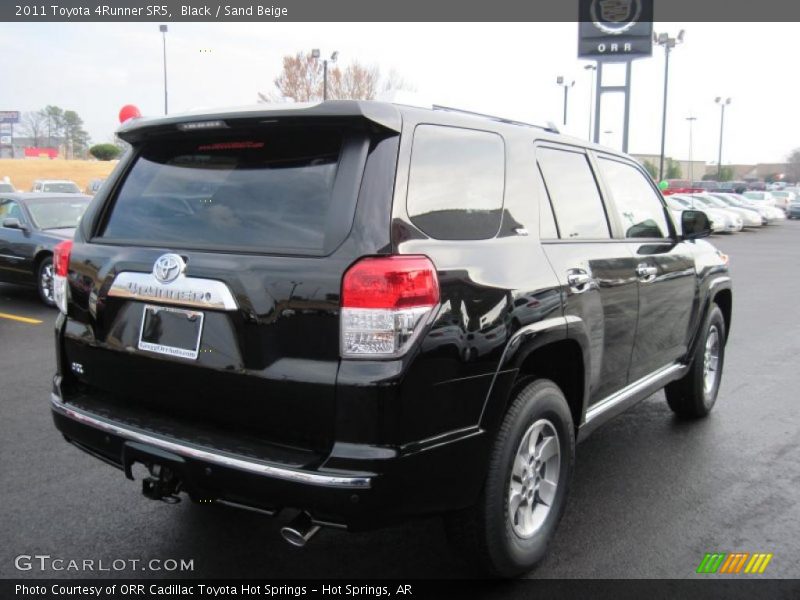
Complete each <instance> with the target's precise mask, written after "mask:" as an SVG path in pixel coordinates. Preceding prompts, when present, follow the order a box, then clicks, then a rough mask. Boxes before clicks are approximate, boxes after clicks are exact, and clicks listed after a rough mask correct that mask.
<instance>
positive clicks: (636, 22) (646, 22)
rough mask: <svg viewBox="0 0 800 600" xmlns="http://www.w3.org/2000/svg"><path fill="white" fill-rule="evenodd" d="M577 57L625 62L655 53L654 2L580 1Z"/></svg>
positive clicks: (640, 0)
mask: <svg viewBox="0 0 800 600" xmlns="http://www.w3.org/2000/svg"><path fill="white" fill-rule="evenodd" d="M579 3H580V4H579V8H578V17H579V21H580V22H579V24H578V58H584V59H589V60H598V61H606V62H625V61H629V60H632V59H634V58H642V57H645V56H650V55H652V53H653V0H579Z"/></svg>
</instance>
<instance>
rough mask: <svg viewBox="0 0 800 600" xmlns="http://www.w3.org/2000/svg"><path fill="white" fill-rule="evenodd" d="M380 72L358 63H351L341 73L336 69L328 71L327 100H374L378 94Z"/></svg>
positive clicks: (374, 67) (375, 68) (376, 68)
mask: <svg viewBox="0 0 800 600" xmlns="http://www.w3.org/2000/svg"><path fill="white" fill-rule="evenodd" d="M379 81H380V71H379V70H378V67H376V66H372V67H367V66H364V65H362V64H361V63H359V62H354V63H351V64H350V65H348V66H347V68H346V69H345V70H344V71H342V70H341V69H339V68H338V67H337V68H336V69H333V70H330V71H328V98H331V99H334V100H374V99H375V96H376V95H377V93H378V82H379Z"/></svg>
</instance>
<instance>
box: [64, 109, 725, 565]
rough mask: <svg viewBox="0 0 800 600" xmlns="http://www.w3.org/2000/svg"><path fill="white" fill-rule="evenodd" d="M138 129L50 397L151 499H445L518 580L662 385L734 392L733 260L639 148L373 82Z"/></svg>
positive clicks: (102, 221)
mask: <svg viewBox="0 0 800 600" xmlns="http://www.w3.org/2000/svg"><path fill="white" fill-rule="evenodd" d="M119 135H120V137H121V138H122V139H124V140H125V141H126V142H129V143H130V144H131V146H132V150H131V152H130V153H129V154H128V155H127V156H126V157H124V158H123V159H122V160H121V161H120V164H119V166H118V167H117V168H116V170H115V172H114V173H113V174H112V176H111V178H110V179H109V181H108V182H107V184H106V185H104V186H103V187H102V188H101V189H100V191H99V192H98V194H97V196H95V199H94V200H93V202H92V203H91V205H90V207H89V209H88V210H87V212H86V214H85V216H84V217H83V219H82V220H81V223H80V225H79V227H78V230H77V232H76V234H75V239H74V244H73V243H72V242H65V243H63V244H61V245H60V246H59V247H58V249H57V251H56V255H55V260H54V263H55V268H56V293H57V297H58V303H59V306H60V308H61V310H62V313H63V314H61V315H60V316H59V318H58V321H57V325H56V328H57V335H56V348H57V365H58V371H57V374H56V376H55V380H54V386H53V394H52V398H51V400H52V409H53V416H54V419H55V424H56V426H57V427H58V429H59V430H60V431H61V432H62V433H63V435H64V437H65V438H66V439H67V440H68V441H69V442H71V443H72V444H74V445H76V446H77V447H79V448H81V449H83V450H85V451H86V452H88V453H89V454H92V455H93V456H95V457H97V458H99V459H101V460H103V461H105V462H108V463H110V464H112V465H114V466H116V467H118V468H120V469H122V470H123V471H124V472H125V474H126V475H127V476H128V477H129V478H133V475H132V473H133V471H132V466H133V465H135V464H136V463H139V465H144V466H146V467H147V468H148V469H149V474H148V472H147V471H145V470H144V468H143V467H142V466H137V467H136V468H137V470H141V471H142V472H143V474H144V475H146V477H144V478H143V482H142V485H143V491H144V493H145V495H146V496H148V497H150V498H157V499H164V500H167V501H176V500H177V498H178V494H180V493H181V492H186V493H187V494H188V495H189V497H190V498H191V499H192V500H195V501H200V500H202V501H206V502H208V501H213V502H219V503H223V504H228V505H234V506H237V507H240V508H246V509H252V510H256V511H259V512H263V513H267V514H272V513H276V512H279V511H282V510H289V511H291V512H292V513H294V512H295V511H296V513H297V515H296V517H295V518H294V520H293V521H292V522H291V523H290V524H289V525H288V526H287V527H285V528H284V529H283V534H284V537H286V539H287V540H288V541H290V542H292V543H294V544H296V545H303V544H304V543H305V542H306V541H307V540H308V539H310V538H311V537H312V536H313V535H314V533H315V532H316V531H317V530H318V529H319V528H320V527H325V526H330V527H339V528H344V529H349V530H362V529H366V528H373V527H378V526H381V525H384V524H388V523H393V522H397V521H399V520H402V519H406V518H409V517H412V516H416V515H429V514H443V515H445V516H446V517H447V518H446V522H447V527H448V530H449V532H450V534H451V535H452V536H453V537H454V539H455V540H456V541H457V546H458V548H460V549H461V550H463V551H465V552H466V553H467V554H468V555H469V556H470V557H471V558H473V559H475V560H476V561H477V562H478V564H479V565H480V566H481V567H482V568H483V570H484V571H485V572H487V573H490V574H495V575H506V576H507V575H513V574H518V573H520V572H523V571H525V570H527V569H529V568H530V567H531V566H532V565H534V564H535V563H536V562H537V561H538V560H539V559H541V558H542V556H543V555H544V553H545V549H546V547H547V544H548V542H549V541H550V539H551V538H552V536H553V534H554V531H555V529H556V525H557V523H558V521H559V518H560V516H561V514H562V511H563V509H564V505H565V499H566V495H567V489H568V487H569V480H570V475H571V473H572V470H573V464H574V459H575V442H576V440H580V439H582V438H584V437H585V436H586V435H587V434H588V433H589V432H591V431H592V430H593V429H595V428H596V427H597V426H598V425H600V424H601V423H603V422H604V421H607V420H608V419H610V418H611V417H613V416H615V415H617V414H618V413H619V412H620V411H622V410H624V409H625V408H627V407H629V406H631V405H632V404H633V403H635V402H637V401H639V400H642V399H643V398H646V397H647V396H649V395H651V394H653V393H654V392H656V391H657V390H659V389H661V388H663V387H665V386H666V395H667V400H668V402H669V405H670V407H671V408H672V409H673V410H674V411H675V412H676V413H678V415H680V416H682V417H702V416H705V415H706V414H707V413H708V412H709V411H710V410H711V408H712V406H713V405H714V402H715V400H716V397H717V390H718V388H719V384H720V378H721V374H722V365H723V358H724V349H725V342H726V339H727V334H728V331H729V330H730V322H731V302H732V296H731V283H730V277H729V273H728V268H727V264H726V263H727V260H726V257H725V256H724V255H722V254H720V253H719V252H718V251H717V250H716V249H715V248H714V247H713V246H711V245H710V244H708V243H706V242H705V241H703V240H699V239H697V238H700V237H703V236H705V235H708V234H709V226H708V220H707V219H706V217H705V214H704V213H702V212H697V211H689V210H687V211H684V212H683V215H682V223H680V224H679V225H680V230H676V226H675V224H674V223H673V222H672V220H671V217H670V213H669V211H668V210H667V209H666V207H665V205H664V202H663V199H662V197H661V195H660V193H659V191H658V190H657V189H656V188H655V187H654V185H653V183H652V181H651V180H650V178H649V177H648V176H647V173H646V172H645V171H643V170H642V168H641V167H640V166H639V165H638V164H637V163H636V162H635V161H633V160H631V159H630V158H629V157H627V156H625V155H621V154H618V153H616V152H614V151H612V150H609V149H607V148H601V147H599V146H594V145H591V144H587V143H586V142H583V141H581V140H577V139H572V138H568V137H565V136H562V135H559V134H558V132H557V131H555V130H553V129H552V128H541V127H535V126H529V125H525V124H522V123H515V122H511V121H507V120H503V119H499V118H494V117H486V116H481V115H473V114H465V113H462V112H459V111H456V110H453V109H444V108H441V107H439V108H436V109H434V110H426V109H419V108H411V107H405V106H395V105H391V104H383V103H371V102H355V101H339V102H325V103H322V104H318V105H315V106H311V107H298V108H279V109H269V108H265V107H263V106H260V107H257V108H254V109H253V110H239V111H236V112H220V113H212V114H202V115H196V114H195V115H184V116H170V117H165V118H158V119H140V120H135V121H132V122H129V123H128V124H126V125H124V126H123V127H122V129H121V130H120V131H119ZM665 485H666V483H665ZM286 516H287V517H289V516H291V514H287V515H286Z"/></svg>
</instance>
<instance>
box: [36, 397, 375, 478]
mask: <svg viewBox="0 0 800 600" xmlns="http://www.w3.org/2000/svg"><path fill="white" fill-rule="evenodd" d="M50 403H51V405H52V408H53V410H54V411H56V412H57V413H58V414H60V415H63V416H65V417H67V418H69V419H72V420H73V421H76V422H78V423H81V424H83V425H88V426H89V427H93V428H95V429H99V430H100V431H105V432H107V433H111V434H113V435H117V436H119V437H121V438H124V439H126V440H130V441H134V442H141V443H143V444H149V445H151V446H155V447H156V448H161V449H162V450H166V451H167V452H174V453H175V454H178V455H180V456H185V457H187V458H193V459H196V460H202V461H206V462H209V463H213V464H215V465H220V466H223V467H231V468H234V469H239V470H241V471H246V472H248V473H254V474H256V475H263V476H264V477H272V478H274V479H281V480H284V481H291V482H294V483H304V484H309V485H317V486H321V487H330V488H345V489H369V488H370V487H372V479H371V477H366V476H364V477H344V476H339V475H323V474H321V473H311V472H309V471H298V470H294V469H287V468H284V467H277V466H275V465H271V464H268V463H265V462H259V461H255V460H249V459H244V458H236V457H233V456H227V455H224V454H219V453H217V452H211V451H208V450H203V449H201V448H196V447H194V446H187V445H185V444H180V443H177V442H170V441H168V440H165V439H162V438H159V437H156V436H153V435H150V434H147V433H143V432H141V431H137V430H134V429H129V428H127V427H122V426H120V425H119V424H116V423H112V422H110V421H106V420H105V419H101V418H99V417H96V416H94V415H91V414H90V413H87V412H85V411H82V410H80V409H77V408H74V407H71V406H68V405H66V404H65V403H64V402H63V401H62V400H61V398H59V397H58V396H57V395H56V394H54V393H51V394H50Z"/></svg>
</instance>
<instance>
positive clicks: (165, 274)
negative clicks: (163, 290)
mask: <svg viewBox="0 0 800 600" xmlns="http://www.w3.org/2000/svg"><path fill="white" fill-rule="evenodd" d="M184 269H186V263H185V262H184V260H183V258H181V257H180V256H179V255H177V254H164V255H162V256H159V257H158V260H156V264H155V265H153V275H155V277H156V279H158V280H159V281H160V282H161V283H172V282H173V281H175V280H176V279H177V278H178V275H180V274H181V273H183V271H184Z"/></svg>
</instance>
